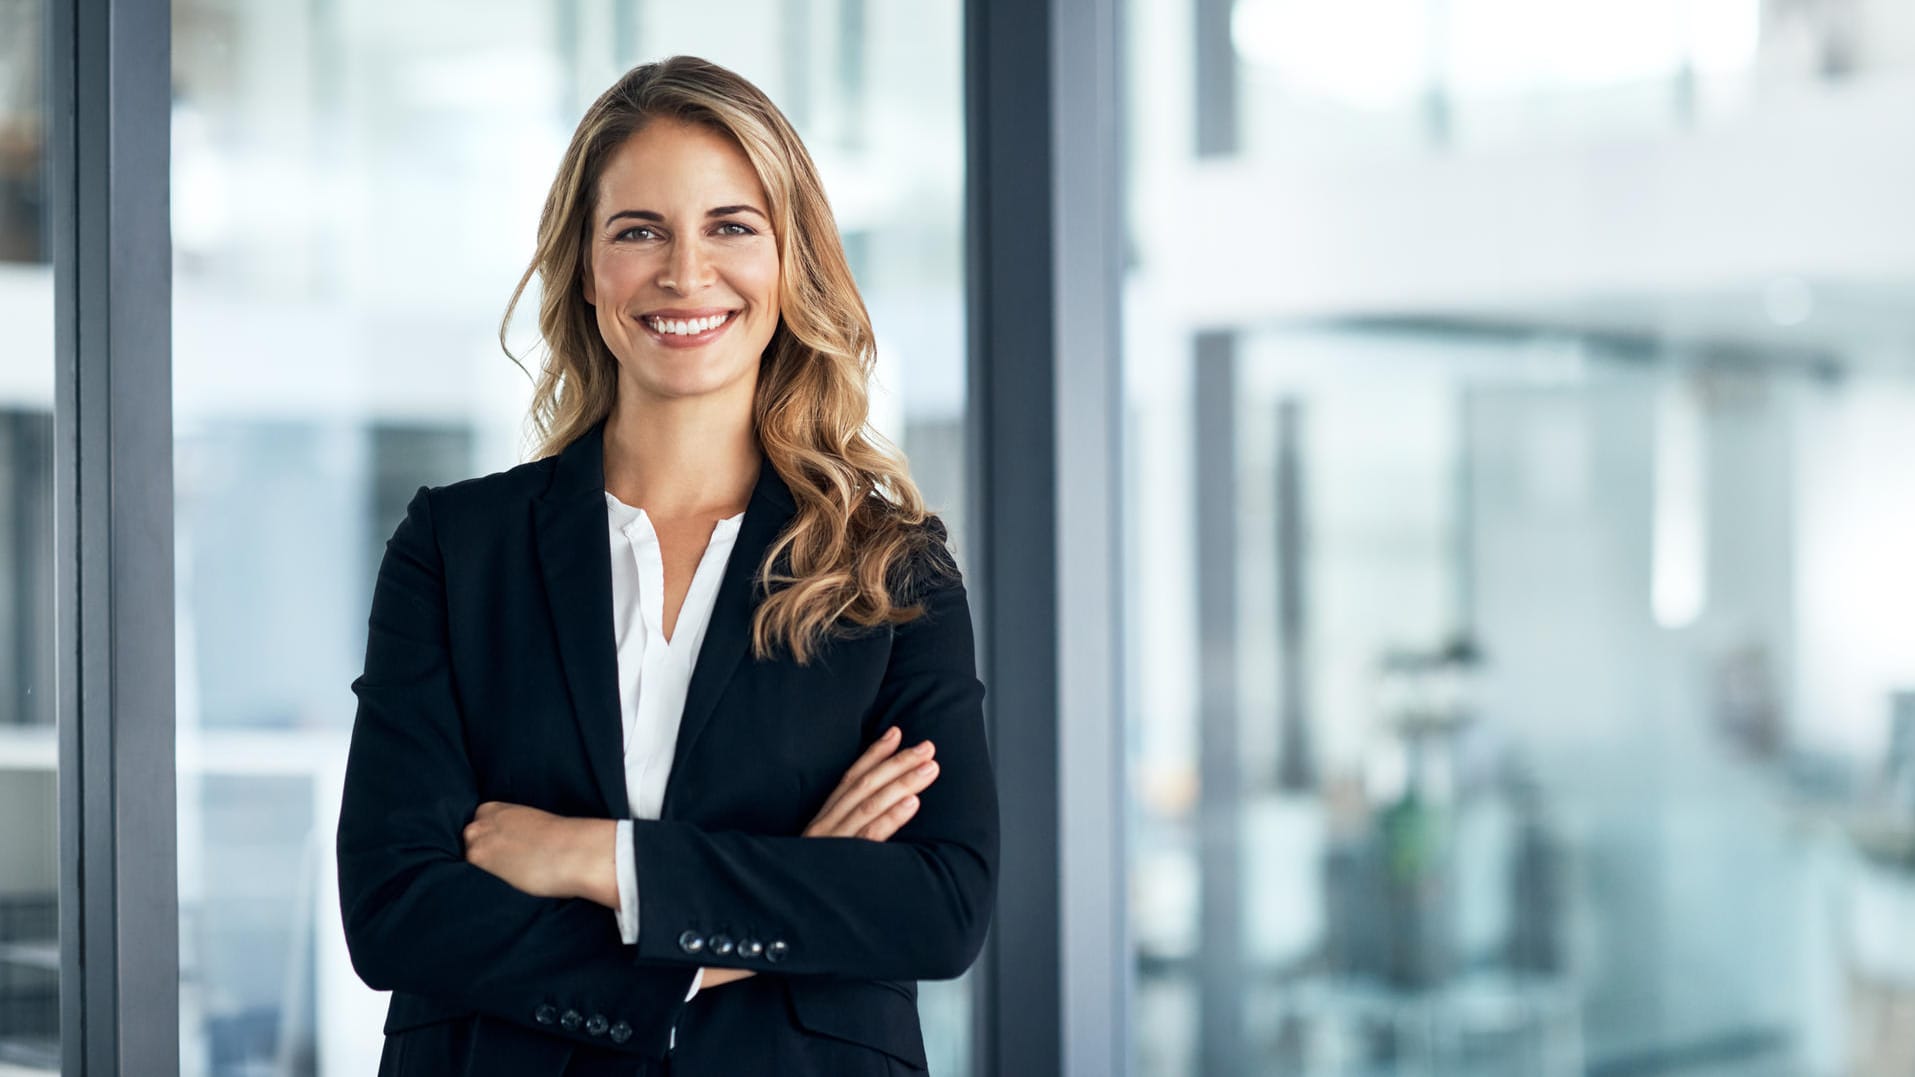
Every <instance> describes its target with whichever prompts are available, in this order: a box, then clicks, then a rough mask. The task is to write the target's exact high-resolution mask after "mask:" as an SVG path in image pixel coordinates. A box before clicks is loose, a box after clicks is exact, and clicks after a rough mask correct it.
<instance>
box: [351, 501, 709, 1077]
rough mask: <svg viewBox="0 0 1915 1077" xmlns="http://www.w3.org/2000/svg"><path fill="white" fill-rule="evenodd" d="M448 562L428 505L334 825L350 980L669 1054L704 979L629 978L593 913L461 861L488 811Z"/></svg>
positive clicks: (368, 681) (389, 575) (418, 519)
mask: <svg viewBox="0 0 1915 1077" xmlns="http://www.w3.org/2000/svg"><path fill="white" fill-rule="evenodd" d="M446 609H447V605H446V596H445V571H444V561H443V558H442V557H441V554H440V549H439V545H438V541H437V539H436V537H435V536H434V533H433V524H432V497H431V491H430V490H429V489H427V488H425V487H421V488H420V489H419V491H418V493H417V494H416V495H415V496H414V497H413V499H412V503H411V504H410V505H409V506H408V507H407V508H406V516H405V519H404V520H403V521H401V522H400V524H399V526H398V528H397V530H396V531H394V533H393V535H392V538H391V539H390V540H389V541H388V542H387V544H386V552H385V557H384V560H383V561H382V562H381V564H380V566H379V575H378V579H377V582H376V583H375V585H374V589H373V597H372V612H371V616H370V619H369V623H368V631H367V641H366V667H365V673H364V674H363V675H362V676H360V677H359V678H357V679H356V680H354V681H353V683H352V690H353V693H354V694H355V695H356V696H357V697H358V701H359V705H358V713H357V716H356V718H355V719H354V722H353V729H352V742H351V748H350V749H349V752H348V755H347V761H346V775H345V790H344V798H343V801H342V804H341V807H340V813H339V830H338V835H337V850H336V851H337V855H338V860H339V901H340V909H341V912H342V914H343V919H344V922H345V932H346V945H347V949H348V951H349V952H350V954H351V957H352V964H353V968H354V969H355V970H356V971H357V972H358V973H359V976H360V978H361V979H363V980H365V982H366V983H367V984H368V985H369V986H371V987H373V988H375V989H378V990H388V989H396V990H400V991H406V992H411V993H415V994H420V995H428V996H434V997H437V998H439V999H442V1000H447V1001H453V1002H456V1003H458V1004H461V1005H466V1006H470V1007H471V1008H472V1009H473V1010H475V1011H478V1012H480V1013H483V1014H488V1015H491V1016H495V1017H499V1018H503V1019H505V1020H507V1021H512V1022H515V1023H519V1024H523V1025H527V1026H531V1027H535V1028H538V1029H540V1030H541V1031H546V1032H550V1033H551V1034H553V1035H555V1036H561V1037H565V1038H570V1039H575V1040H578V1041H581V1042H590V1043H597V1044H601V1045H604V1044H606V1043H607V1037H606V1036H605V1035H604V1034H603V1033H604V1031H605V1029H604V1028H602V1027H601V1028H600V1029H599V1030H598V1031H599V1032H600V1033H601V1034H600V1035H596V1036H594V1035H589V1034H588V1033H587V1031H585V1030H583V1029H579V1028H577V1027H574V1028H567V1027H565V1026H566V1025H567V1024H568V1023H569V1024H571V1025H573V1026H578V1025H579V1023H580V1022H579V1020H578V1019H577V1018H576V1017H574V1018H571V1019H570V1020H569V1021H568V1020H566V1019H562V1018H560V1016H559V1014H560V1011H566V1010H576V1011H579V1012H580V1013H581V1014H592V1015H603V1016H604V1017H605V1018H606V1019H607V1022H608V1023H612V1024H613V1027H614V1028H616V1023H617V1022H623V1023H624V1024H625V1025H626V1026H627V1028H628V1029H629V1030H630V1031H629V1033H628V1034H627V1035H625V1036H624V1037H623V1038H622V1039H620V1038H619V1037H618V1036H617V1035H616V1034H614V1036H613V1039H614V1040H618V1041H619V1043H620V1044H622V1046H623V1049H625V1050H628V1051H635V1052H644V1053H652V1054H656V1055H663V1054H664V1053H665V1051H666V1050H667V1048H668V1045H669V1042H670V1036H671V1032H672V1027H673V1025H674V1024H675V1023H676V1021H677V1018H678V1014H679V1010H680V1009H681V1007H683V1006H684V1003H685V994H686V989H687V988H688V987H689V986H690V985H691V983H692V978H693V976H694V970H693V969H692V968H690V967H664V966H649V967H647V966H635V965H634V964H633V963H632V960H631V955H630V953H629V952H628V951H627V950H626V948H625V947H623V946H622V945H621V943H620V940H619V935H618V929H617V927H616V924H615V922H614V919H613V917H612V915H611V914H610V913H608V912H607V911H606V910H605V909H604V908H603V907H601V906H599V905H598V904H596V903H594V902H590V901H586V900H584V899H577V898H573V899H554V898H542V897H534V896H532V895H530V894H526V893H524V892H523V891H520V890H518V889H516V888H514V887H513V886H511V885H510V884H508V883H506V882H505V881H504V880H502V879H500V878H498V877H497V876H495V875H492V874H491V873H489V872H487V871H485V870H483V869H481V868H478V867H476V866H474V865H472V864H470V863H468V862H467V861H466V859H465V843H464V836H463V831H464V827H465V824H466V823H468V822H470V821H471V819H472V816H473V812H474V811H475V810H476V809H477V807H478V803H479V797H478V790H477V782H476V780H475V778H474V774H473V770H472V766H471V763H470V760H469V758H468V757H467V755H466V751H465V731H464V723H463V722H462V721H461V718H460V709H459V702H458V699H457V694H456V688H455V687H454V684H453V681H452V675H451V668H450V660H449V653H448V647H449V645H448V638H449V636H448V633H447V626H446Z"/></svg>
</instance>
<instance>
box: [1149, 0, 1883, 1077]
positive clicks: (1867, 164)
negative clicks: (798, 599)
mask: <svg viewBox="0 0 1915 1077" xmlns="http://www.w3.org/2000/svg"><path fill="white" fill-rule="evenodd" d="M1126 17H1127V19H1128V21H1129V26H1130V35H1131V41H1130V45H1129V49H1130V54H1129V57H1128V70H1129V72H1130V75H1129V78H1130V83H1131V85H1130V89H1129V93H1128V95H1127V98H1128V101H1129V102H1130V105H1129V107H1130V109H1131V113H1130V123H1129V125H1128V138H1129V139H1130V160H1131V163H1130V166H1129V175H1128V180H1129V183H1130V188H1131V200H1130V210H1129V226H1128V227H1129V231H1130V237H1129V238H1130V245H1131V247H1132V249H1133V250H1135V251H1136V252H1137V258H1136V260H1135V263H1134V264H1133V265H1132V266H1131V267H1130V272H1129V275H1128V277H1127V280H1126V297H1125V301H1126V331H1125V352H1126V356H1127V358H1126V361H1125V374H1126V382H1127V391H1126V399H1127V408H1128V412H1127V417H1126V424H1127V425H1126V434H1127V438H1128V443H1129V452H1130V456H1129V459H1128V461H1127V489H1126V495H1125V496H1126V500H1127V503H1128V505H1129V507H1130V509H1129V511H1130V514H1131V515H1130V520H1129V522H1128V524H1127V546H1128V550H1129V556H1130V558H1131V563H1130V565H1129V571H1128V573H1127V576H1126V579H1127V580H1128V581H1130V593H1129V595H1128V599H1129V602H1130V607H1129V610H1128V613H1127V626H1128V627H1127V665H1128V670H1129V673H1128V677H1129V681H1128V689H1127V690H1128V695H1129V713H1128V715H1127V718H1126V721H1127V723H1128V726H1127V727H1128V733H1129V737H1130V743H1131V747H1132V755H1131V766H1130V773H1129V778H1130V790H1131V796H1132V803H1133V811H1132V816H1131V817H1132V822H1131V842H1130V847H1131V850H1132V864H1131V891H1130V900H1131V909H1132V923H1131V930H1132V932H1133V935H1134V939H1135V945H1136V949H1135V954H1134V958H1135V970H1136V983H1137V988H1136V996H1135V999H1134V1013H1135V1018H1136V1019H1135V1022H1134V1024H1133V1028H1132V1031H1131V1036H1132V1045H1133V1063H1134V1069H1135V1072H1136V1073H1138V1074H1140V1075H1146V1077H1154V1075H1180V1077H1181V1075H1189V1074H1213V1075H1214V1074H1263V1073H1284V1074H1308V1075H1332V1074H1335V1075H1342V1074H1351V1075H1355V1074H1362V1075H1372V1074H1377V1075H1380V1074H1435V1073H1444V1074H1470V1075H1473V1077H1474V1075H1485V1077H1495V1075H1510V1077H1518V1075H1520V1077H1538V1075H1542V1077H1547V1075H1553V1074H1584V1073H1615V1074H1620V1073H1629V1074H1684V1075H1690V1074H1708V1075H1718V1074H1720V1075H1728V1074H1737V1075H1744V1074H1747V1075H1784V1074H1786V1075H1803V1074H1808V1075H1834V1074H1856V1075H1875V1074H1889V1073H1907V1072H1911V1070H1915V1037H1912V1036H1911V1035H1910V1032H1909V1030H1910V1028H1911V1027H1912V1026H1911V1024H1910V1021H1909V1015H1910V1014H1911V1013H1912V1012H1915V961H1911V955H1912V954H1915V949H1912V948H1911V947H1910V945H1909V940H1910V939H1911V938H1915V792H1912V791H1915V629H1911V625H1912V624H1915V622H1912V621H1911V619H1910V617H1909V615H1908V611H1909V610H1910V609H1911V608H1915V559H1911V558H1910V557H1909V556H1908V553H1907V551H1909V550H1911V549H1915V478H1911V472H1910V471H1909V469H1908V467H1907V465H1906V461H1907V459H1908V458H1909V457H1910V456H1911V455H1915V218H1911V216H1910V206H1909V203H1908V199H1907V196H1906V191H1907V190H1908V183H1909V182H1910V177H1915V127H1911V126H1910V125H1909V124H1908V122H1907V117H1908V116H1910V115H1915V64H1911V63H1910V62H1909V61H1910V59H1911V58H1912V57H1915V21H1912V20H1910V18H1909V17H1908V12H1907V5H1904V4H1900V3H1894V2H1888V0H1858V2H1854V3H1836V2H1813V0H1811V2H1805V3H1791V4H1782V3H1758V2H1756V0H1743V2H1732V0H1723V2H1713V0H1710V2H1704V0H1694V2H1690V3H1679V4H1663V3H1658V4H1615V3H1609V4H1586V3H1582V2H1580V0H1551V2H1548V3H1538V2H1534V0H1531V2H1525V3H1488V2H1475V0H1470V2H1464V0H1453V2H1450V3H1446V4H1424V3H1421V2H1420V0H1406V2H1404V3H1383V2H1377V3H1361V4H1343V5H1322V4H1308V3H1301V2H1297V3H1289V2H1285V0H1239V2H1238V3H1236V4H1235V5H1234V7H1232V6H1231V5H1227V4H1224V5H1218V4H1209V3H1205V2H1201V0H1199V2H1193V3H1184V2H1181V0H1132V2H1131V3H1130V4H1129V5H1128V7H1127V16H1126ZM1219 20H1224V21H1222V22H1220V21H1219ZM1652 29H1653V30H1654V31H1655V32H1653V33H1651V32H1650V31H1651V30H1652ZM1205 40H1210V41H1217V40H1224V41H1229V42H1231V43H1232V45H1231V47H1232V49H1233V50H1234V56H1233V60H1232V62H1233V63H1234V64H1236V65H1237V68H1236V70H1237V76H1236V77H1235V78H1233V79H1228V80H1226V86H1227V93H1228V96H1227V97H1226V98H1224V100H1225V101H1226V103H1227V104H1229V105H1231V106H1232V107H1233V108H1234V114H1235V115H1236V116H1237V124H1236V126H1235V128H1234V129H1233V131H1232V132H1230V133H1231V134H1232V135H1234V138H1229V139H1223V140H1221V142H1222V144H1223V145H1222V148H1221V149H1219V148H1218V147H1217V145H1216V143H1213V144H1212V146H1211V147H1210V150H1209V151H1207V152H1205V153H1203V154H1201V155H1200V154H1199V152H1198V151H1199V149H1200V146H1199V142H1198V137H1197V132H1198V130H1199V129H1200V128H1201V126H1202V125H1203V123H1204V122H1205V120H1204V118H1203V115H1202V111H1203V107H1204V105H1205V103H1206V102H1210V103H1213V104H1214V103H1215V102H1216V101H1217V100H1218V98H1217V96H1216V95H1217V93H1218V92H1219V91H1218V89H1217V87H1216V85H1214V79H1213V76H1214V75H1215V72H1214V71H1207V70H1205V69H1204V68H1203V67H1202V66H1201V65H1200V64H1198V63H1197V62H1196V59H1195V57H1196V56H1197V55H1198V51H1199V43H1200V42H1202V41H1205ZM1731 89H1733V93H1731ZM1717 91H1720V93H1719V94H1718V93H1717ZM1712 95H1713V96H1712ZM1706 102H1714V104H1713V105H1707V107H1705V103H1706ZM1729 102H1733V105H1732V106H1731V104H1729ZM1232 146H1234V147H1235V148H1234V150H1233V149H1232V148H1231V147H1232ZM1809 162H1812V164H1810V163H1809Z"/></svg>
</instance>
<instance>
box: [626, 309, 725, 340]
mask: <svg viewBox="0 0 1915 1077" xmlns="http://www.w3.org/2000/svg"><path fill="white" fill-rule="evenodd" d="M729 317H731V315H729V314H714V315H712V316H711V317H709V318H693V319H692V320H690V321H684V320H682V319H672V320H666V319H662V318H646V319H645V324H646V325H649V326H651V327H652V329H653V330H655V331H657V332H660V333H670V334H672V335H673V336H693V335H695V334H698V333H703V332H705V331H706V330H708V329H715V328H717V327H718V326H719V325H722V324H724V321H725V319H726V318H729Z"/></svg>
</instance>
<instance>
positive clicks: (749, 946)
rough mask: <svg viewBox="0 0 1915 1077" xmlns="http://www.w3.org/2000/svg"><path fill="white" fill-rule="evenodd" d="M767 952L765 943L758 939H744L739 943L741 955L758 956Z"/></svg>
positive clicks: (739, 953)
mask: <svg viewBox="0 0 1915 1077" xmlns="http://www.w3.org/2000/svg"><path fill="white" fill-rule="evenodd" d="M764 952H765V944H764V943H762V942H759V941H758V940H757V939H742V940H740V941H739V943H738V956H739V957H758V956H760V955H762V954H763V953H764Z"/></svg>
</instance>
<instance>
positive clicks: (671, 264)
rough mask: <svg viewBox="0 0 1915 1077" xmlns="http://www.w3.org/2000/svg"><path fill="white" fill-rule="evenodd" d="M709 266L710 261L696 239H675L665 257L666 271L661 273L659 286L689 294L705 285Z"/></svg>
mask: <svg viewBox="0 0 1915 1077" xmlns="http://www.w3.org/2000/svg"><path fill="white" fill-rule="evenodd" d="M709 268H710V263H708V262H707V261H706V260H705V257H704V252H702V251H701V250H699V248H698V241H697V240H696V239H675V240H673V241H672V246H671V253H670V255H668V256H667V257H666V259H665V266H664V272H663V273H661V274H660V275H659V280H658V284H659V287H661V288H667V289H670V290H671V291H674V292H678V293H679V294H681V295H689V294H690V293H692V292H695V291H697V290H698V289H699V288H701V287H703V286H704V284H705V277H704V274H705V272H706V271H707V270H708V269H709Z"/></svg>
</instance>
